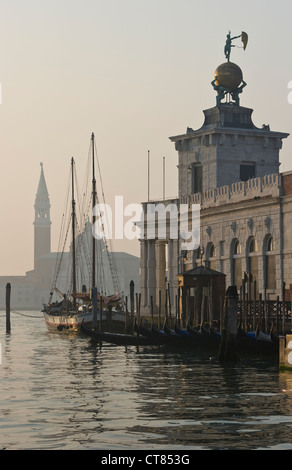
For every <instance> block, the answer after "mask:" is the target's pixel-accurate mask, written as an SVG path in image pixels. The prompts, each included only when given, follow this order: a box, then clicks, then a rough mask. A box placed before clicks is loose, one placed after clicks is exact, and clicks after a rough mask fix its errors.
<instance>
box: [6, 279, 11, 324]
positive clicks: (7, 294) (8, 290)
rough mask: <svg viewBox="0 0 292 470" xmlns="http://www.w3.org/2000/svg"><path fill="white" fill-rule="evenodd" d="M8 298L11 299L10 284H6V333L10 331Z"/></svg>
mask: <svg viewBox="0 0 292 470" xmlns="http://www.w3.org/2000/svg"><path fill="white" fill-rule="evenodd" d="M10 297H11V284H10V283H9V282H8V283H7V284H6V333H10V331H11V323H10Z"/></svg>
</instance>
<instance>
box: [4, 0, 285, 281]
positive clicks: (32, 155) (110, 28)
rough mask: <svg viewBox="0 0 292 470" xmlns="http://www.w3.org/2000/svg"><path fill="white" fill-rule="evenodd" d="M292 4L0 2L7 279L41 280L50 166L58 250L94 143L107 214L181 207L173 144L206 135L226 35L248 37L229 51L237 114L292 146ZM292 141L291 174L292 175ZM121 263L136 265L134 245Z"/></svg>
mask: <svg viewBox="0 0 292 470" xmlns="http://www.w3.org/2000/svg"><path fill="white" fill-rule="evenodd" d="M291 21H292V3H291V1H290V0H289V1H288V0H278V1H277V2H274V1H268V0H265V1H262V0H245V1H244V2H239V1H235V0H233V1H224V0H221V1H218V0H216V1H213V0H209V1H208V2H202V1H195V0H82V1H81V0H58V1H57V0H50V1H48V0H38V1H36V0H25V1H24V0H9V1H8V0H6V1H3V0H0V82H1V84H2V104H1V105H0V155H1V157H0V158H1V167H0V171H1V182H0V201H1V202H0V208H1V209H0V210H1V212H0V217H1V232H0V241H1V243H0V275H5V274H7V275H8V274H24V273H25V271H28V270H30V269H32V268H33V220H34V209H33V205H34V199H35V194H36V190H37V185H38V180H39V175H40V162H43V164H44V171H45V176H46V181H47V186H48V190H49V193H50V199H51V218H52V221H53V224H52V250H56V249H57V243H58V237H59V227H60V222H61V216H62V211H63V208H64V199H65V194H66V189H67V187H66V185H67V179H68V172H69V166H70V159H71V157H72V156H74V157H75V160H76V165H77V170H78V171H79V172H80V175H81V179H82V178H83V174H84V168H85V165H86V163H87V156H88V149H89V143H90V136H91V132H95V135H96V139H97V149H98V154H99V161H100V165H101V170H102V177H103V183H104V190H105V196H106V200H107V201H108V202H109V203H110V204H112V203H113V198H114V196H115V195H123V196H124V201H125V204H126V203H139V202H141V201H144V200H146V199H147V152H148V150H150V152H151V153H150V155H151V192H150V196H151V198H161V197H162V161H163V157H165V159H166V179H167V180H166V196H167V197H168V196H169V197H171V196H176V195H177V167H176V165H177V153H176V151H175V149H174V146H173V144H172V143H171V142H170V141H169V136H172V135H176V134H182V133H184V132H185V131H186V128H187V127H188V126H189V127H192V128H193V129H197V128H199V127H201V125H202V123H203V113H202V110H203V109H207V108H209V107H213V106H215V104H216V98H215V92H214V90H213V88H212V86H211V85H210V82H211V81H212V79H213V76H214V71H215V69H216V68H217V66H218V65H219V64H221V63H222V62H225V57H224V52H223V49H224V44H225V38H226V34H227V32H228V30H229V29H230V30H231V32H232V34H234V35H235V34H240V33H241V31H246V32H247V33H248V35H249V43H248V47H247V49H246V51H243V50H242V49H239V48H233V49H232V55H231V60H232V61H234V62H236V63H237V64H238V65H239V66H240V67H241V68H242V70H243V73H244V80H245V81H246V82H247V87H246V88H245V90H244V93H243V94H242V95H241V98H240V99H241V104H242V105H243V106H246V107H251V108H253V109H254V113H253V120H254V123H255V125H257V126H259V127H261V126H262V124H264V123H265V124H270V126H271V129H272V130H275V131H283V132H289V133H291V132H292V105H291V104H289V103H288V100H287V96H288V91H289V90H288V83H289V82H290V81H291V80H292V34H291ZM291 157H292V137H291V138H288V139H287V140H286V141H285V142H284V147H283V150H282V151H281V162H282V165H281V167H280V169H281V171H288V170H291V169H292V164H291ZM113 246H114V248H115V249H117V250H125V251H128V252H131V253H133V254H137V255H138V254H139V246H138V242H131V243H129V242H128V243H126V242H125V243H124V244H121V243H119V244H117V243H113Z"/></svg>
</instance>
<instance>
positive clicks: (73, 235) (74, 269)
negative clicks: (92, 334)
mask: <svg viewBox="0 0 292 470" xmlns="http://www.w3.org/2000/svg"><path fill="white" fill-rule="evenodd" d="M71 173H72V294H73V308H75V307H76V297H75V294H76V255H75V219H76V214H75V199H74V158H73V157H72V159H71Z"/></svg>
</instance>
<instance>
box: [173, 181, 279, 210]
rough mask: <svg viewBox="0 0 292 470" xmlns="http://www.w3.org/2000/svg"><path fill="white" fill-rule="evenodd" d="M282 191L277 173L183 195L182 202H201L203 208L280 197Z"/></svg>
mask: <svg viewBox="0 0 292 470" xmlns="http://www.w3.org/2000/svg"><path fill="white" fill-rule="evenodd" d="M280 191H281V174H279V173H275V174H272V175H265V176H263V177H258V178H252V179H250V180H248V181H238V182H236V183H232V184H231V185H226V186H220V187H218V188H215V189H208V190H207V191H204V192H203V193H197V194H191V195H189V196H181V197H180V203H181V204H200V205H201V208H202V209H205V208H207V207H211V206H220V205H223V204H228V203H231V202H232V203H233V202H239V201H242V200H248V199H254V198H261V197H266V196H273V197H278V196H280V194H281V193H280Z"/></svg>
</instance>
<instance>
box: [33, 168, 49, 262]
mask: <svg viewBox="0 0 292 470" xmlns="http://www.w3.org/2000/svg"><path fill="white" fill-rule="evenodd" d="M50 207H51V204H50V198H49V193H48V189H47V185H46V180H45V176H44V169H43V164H42V163H41V174H40V179H39V185H38V189H37V193H36V198H35V205H34V211H35V218H34V266H35V267H36V261H37V259H38V258H39V257H40V256H42V255H45V254H47V253H50V252H51V223H52V222H51V219H50Z"/></svg>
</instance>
